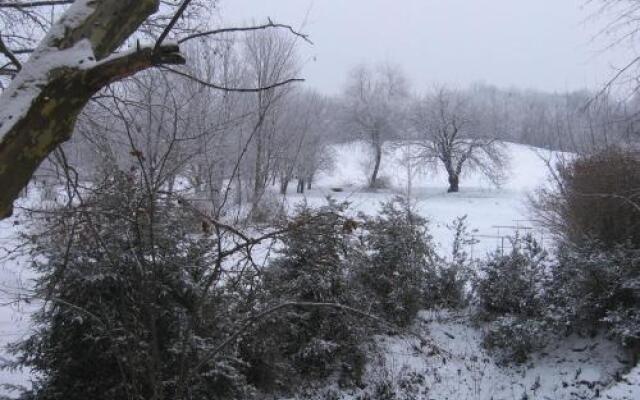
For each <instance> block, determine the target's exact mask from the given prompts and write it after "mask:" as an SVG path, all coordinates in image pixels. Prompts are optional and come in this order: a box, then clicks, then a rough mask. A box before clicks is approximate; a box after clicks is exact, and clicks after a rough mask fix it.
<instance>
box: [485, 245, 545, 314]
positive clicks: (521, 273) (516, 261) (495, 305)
mask: <svg viewBox="0 0 640 400" xmlns="http://www.w3.org/2000/svg"><path fill="white" fill-rule="evenodd" d="M511 244H512V249H511V251H510V252H508V253H507V254H504V255H503V254H502V253H501V252H500V251H496V252H495V253H493V254H492V255H491V256H489V258H488V259H487V260H485V261H484V262H483V264H481V266H480V272H479V276H478V278H477V280H476V282H475V291H476V296H477V301H478V307H479V311H480V312H481V313H483V314H487V315H488V317H489V318H490V317H491V316H492V315H507V314H510V315H516V316H522V317H539V316H541V315H542V312H543V310H544V304H543V303H544V293H545V285H546V282H547V281H548V275H549V274H548V266H547V263H546V260H547V253H546V252H545V251H544V250H543V249H542V248H541V247H540V246H539V245H538V243H537V242H536V241H535V239H534V238H533V237H531V236H529V235H527V236H524V237H521V238H519V237H516V238H513V239H512V243H511Z"/></svg>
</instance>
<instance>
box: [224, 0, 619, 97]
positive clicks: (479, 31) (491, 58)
mask: <svg viewBox="0 0 640 400" xmlns="http://www.w3.org/2000/svg"><path fill="white" fill-rule="evenodd" d="M584 2H585V0H395V1H393V0H223V1H222V2H221V3H220V4H221V9H222V13H223V16H224V21H225V25H237V24H240V23H243V22H244V23H250V22H251V21H252V20H255V21H263V20H265V19H266V17H271V18H272V19H273V20H274V21H277V22H282V23H289V24H291V25H294V26H296V27H299V26H300V25H301V24H305V25H304V26H303V27H302V30H303V31H304V32H306V33H309V34H310V35H311V39H312V40H313V41H314V43H315V44H314V45H313V46H308V45H303V46H302V52H301V55H302V57H301V58H302V61H303V63H304V64H303V71H302V75H303V77H304V78H306V79H307V80H308V82H309V84H310V85H311V86H313V87H315V88H317V89H319V90H320V91H322V92H324V93H328V94H332V93H338V92H339V91H340V90H341V87H342V85H343V84H344V81H345V79H346V75H347V72H348V71H349V69H350V68H352V67H353V66H354V65H356V64H359V63H377V62H391V63H395V64H399V65H400V66H401V67H402V68H403V70H404V71H405V72H406V74H407V75H408V77H409V79H410V80H411V82H412V83H413V87H414V88H416V90H420V89H422V88H426V87H428V86H429V85H432V84H434V83H444V84H448V85H454V86H465V85H467V84H469V83H473V82H484V83H489V84H495V85H498V86H501V87H511V86H515V87H519V88H536V89H541V90H548V91H566V90H574V89H581V88H585V87H589V88H599V86H600V85H601V84H602V83H603V82H604V81H605V80H606V79H607V78H609V77H610V76H611V75H612V73H613V72H612V71H613V70H612V66H614V65H621V64H622V62H623V61H624V60H625V59H626V58H627V57H625V56H628V54H625V53H626V51H625V50H624V49H620V48H619V49H616V50H614V51H608V52H604V53H603V52H602V51H601V50H602V48H603V47H604V45H605V44H606V41H605V40H604V38H603V39H601V40H599V41H598V42H594V41H593V40H592V39H593V36H594V34H595V33H596V32H597V31H598V28H599V24H601V23H603V22H604V21H603V20H600V21H598V20H594V18H590V16H591V15H592V14H593V10H590V9H585V8H584Z"/></svg>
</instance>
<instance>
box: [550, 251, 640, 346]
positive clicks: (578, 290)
mask: <svg viewBox="0 0 640 400" xmlns="http://www.w3.org/2000/svg"><path fill="white" fill-rule="evenodd" d="M558 258H559V260H558V263H557V265H556V266H555V267H554V269H553V280H552V283H551V289H550V290H549V294H550V309H549V312H548V315H549V318H550V319H551V320H552V321H554V322H555V323H556V324H557V325H558V326H560V327H563V328H567V329H570V330H573V331H578V332H582V333H590V332H594V331H596V330H599V329H601V328H605V329H606V330H607V331H608V332H609V333H611V334H612V335H613V336H615V337H617V338H618V339H619V340H620V341H621V343H622V344H623V345H625V346H633V347H636V346H638V345H639V344H640V250H636V249H633V248H630V247H629V246H624V245H618V246H616V247H615V248H613V249H608V248H607V246H602V244H601V243H598V242H591V243H589V244H588V245H586V246H585V247H580V248H576V247H566V248H563V249H562V251H561V252H560V253H559V257H558Z"/></svg>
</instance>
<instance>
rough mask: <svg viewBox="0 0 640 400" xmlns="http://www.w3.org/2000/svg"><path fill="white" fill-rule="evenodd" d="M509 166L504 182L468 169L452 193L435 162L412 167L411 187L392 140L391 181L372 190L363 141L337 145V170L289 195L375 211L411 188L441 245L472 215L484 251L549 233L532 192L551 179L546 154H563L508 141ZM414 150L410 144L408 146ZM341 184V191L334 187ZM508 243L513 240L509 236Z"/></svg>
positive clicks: (384, 170)
mask: <svg viewBox="0 0 640 400" xmlns="http://www.w3.org/2000/svg"><path fill="white" fill-rule="evenodd" d="M505 146H506V153H507V154H509V158H510V159H509V167H508V168H507V170H506V171H505V177H504V180H503V182H502V184H501V186H500V187H496V186H495V185H494V184H493V183H491V182H490V181H489V180H488V179H487V178H485V177H483V176H482V175H481V174H479V173H476V172H473V171H471V172H466V173H465V172H464V171H463V176H462V178H461V181H460V192H459V193H447V188H448V185H447V176H446V173H444V171H442V170H441V169H440V170H436V171H434V170H433V168H428V169H424V168H423V169H422V170H420V169H418V168H416V167H415V166H414V167H413V168H412V174H411V176H412V177H411V189H410V190H409V185H408V182H409V178H408V177H409V174H408V172H407V170H408V168H407V166H406V163H405V162H404V161H403V160H404V159H405V157H404V154H406V152H407V149H406V148H404V147H402V146H387V148H386V151H385V154H384V156H383V159H382V166H381V172H380V177H381V179H385V180H387V181H389V183H390V185H389V188H388V189H384V190H378V191H375V192H372V191H370V190H368V189H367V188H366V186H367V176H368V175H367V174H368V171H369V170H370V168H368V166H367V164H368V160H369V159H370V157H369V156H368V154H369V153H368V148H367V146H366V145H364V144H362V143H349V144H343V145H338V146H335V156H336V157H335V159H336V160H337V161H336V165H335V168H334V169H333V171H330V172H329V173H322V174H320V176H319V177H318V178H317V179H316V182H314V185H313V186H314V188H313V189H312V190H310V191H308V192H307V193H305V194H304V195H297V194H290V195H289V196H288V197H287V199H286V201H287V202H288V203H290V204H294V203H297V202H300V201H302V199H304V200H306V201H307V202H308V203H309V204H313V205H316V204H322V203H323V202H324V199H325V197H326V196H331V197H333V198H335V199H337V200H344V201H349V202H351V204H352V207H353V208H354V209H356V210H359V211H364V212H366V213H368V214H373V213H375V212H376V210H377V209H378V208H379V205H380V203H381V202H382V201H385V200H388V199H389V198H392V197H393V196H396V195H407V193H410V198H411V199H412V203H413V204H414V206H415V207H416V210H417V211H418V212H419V213H420V214H421V215H423V216H425V217H427V218H428V219H429V220H430V221H431V232H432V235H433V236H434V239H435V240H436V242H437V243H438V244H439V246H440V247H441V251H444V252H446V251H448V250H449V248H450V242H451V238H452V234H451V231H450V230H449V229H448V228H447V225H448V224H450V223H451V222H452V221H453V220H454V219H455V218H457V217H461V216H464V215H467V221H468V224H469V227H470V228H472V229H476V230H477V232H476V239H477V240H478V241H479V242H480V243H479V244H478V245H476V246H474V247H473V248H472V249H470V251H472V252H474V255H478V256H481V255H483V254H484V253H485V252H487V251H494V250H496V249H497V248H498V247H500V246H502V244H503V239H502V238H503V237H506V236H513V235H514V234H515V233H516V231H519V233H520V234H522V233H524V232H525V231H528V230H531V231H532V232H533V233H534V234H535V235H536V236H538V237H539V238H540V239H541V240H543V241H545V242H546V241H547V238H545V237H544V233H543V232H542V231H541V230H540V228H539V227H537V226H536V225H535V224H534V223H533V222H532V221H531V220H530V219H531V217H530V213H529V212H528V206H527V194H528V193H531V192H533V191H534V190H535V189H536V188H538V187H540V186H542V185H544V184H546V183H547V181H548V179H547V173H548V168H547V166H546V164H545V161H544V160H545V159H552V160H553V159H554V158H556V157H557V156H558V155H557V154H554V153H550V152H548V151H545V150H541V149H536V148H532V147H529V146H523V145H517V144H511V143H507V144H506V145H505ZM409 151H410V150H409ZM336 188H340V189H342V190H343V191H342V192H335V191H334V189H336ZM504 245H505V246H508V240H506V239H505V240H504Z"/></svg>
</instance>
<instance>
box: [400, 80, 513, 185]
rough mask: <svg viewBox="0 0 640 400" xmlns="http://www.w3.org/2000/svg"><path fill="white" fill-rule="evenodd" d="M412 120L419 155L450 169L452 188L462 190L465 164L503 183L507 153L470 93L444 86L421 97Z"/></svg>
mask: <svg viewBox="0 0 640 400" xmlns="http://www.w3.org/2000/svg"><path fill="white" fill-rule="evenodd" d="M411 120H412V123H413V128H414V129H415V132H416V135H417V136H418V137H419V140H418V141H417V144H418V146H419V147H420V152H419V155H418V157H419V158H420V159H422V160H425V161H427V162H435V163H439V164H441V166H442V167H443V168H444V169H445V171H446V172H447V175H448V178H449V192H458V191H459V188H460V175H461V174H462V172H463V168H467V169H475V170H478V171H480V172H481V173H482V174H484V175H485V176H486V177H488V178H489V179H490V180H492V181H493V182H494V183H499V181H500V179H501V177H502V171H503V168H504V167H505V162H506V155H505V153H504V152H503V151H502V144H501V142H500V141H499V140H498V139H496V137H495V136H494V135H493V132H491V131H490V130H489V131H488V130H486V128H485V127H483V126H482V125H483V124H482V123H481V119H480V116H479V113H478V110H477V109H476V107H475V105H474V104H472V102H471V101H470V99H469V97H468V96H465V95H464V94H463V93H461V92H456V91H452V90H448V89H445V88H441V89H438V90H436V91H435V92H434V93H432V94H429V95H427V96H425V97H423V98H422V99H420V100H418V101H417V102H416V104H415V105H414V107H413V112H412V118H411Z"/></svg>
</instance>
